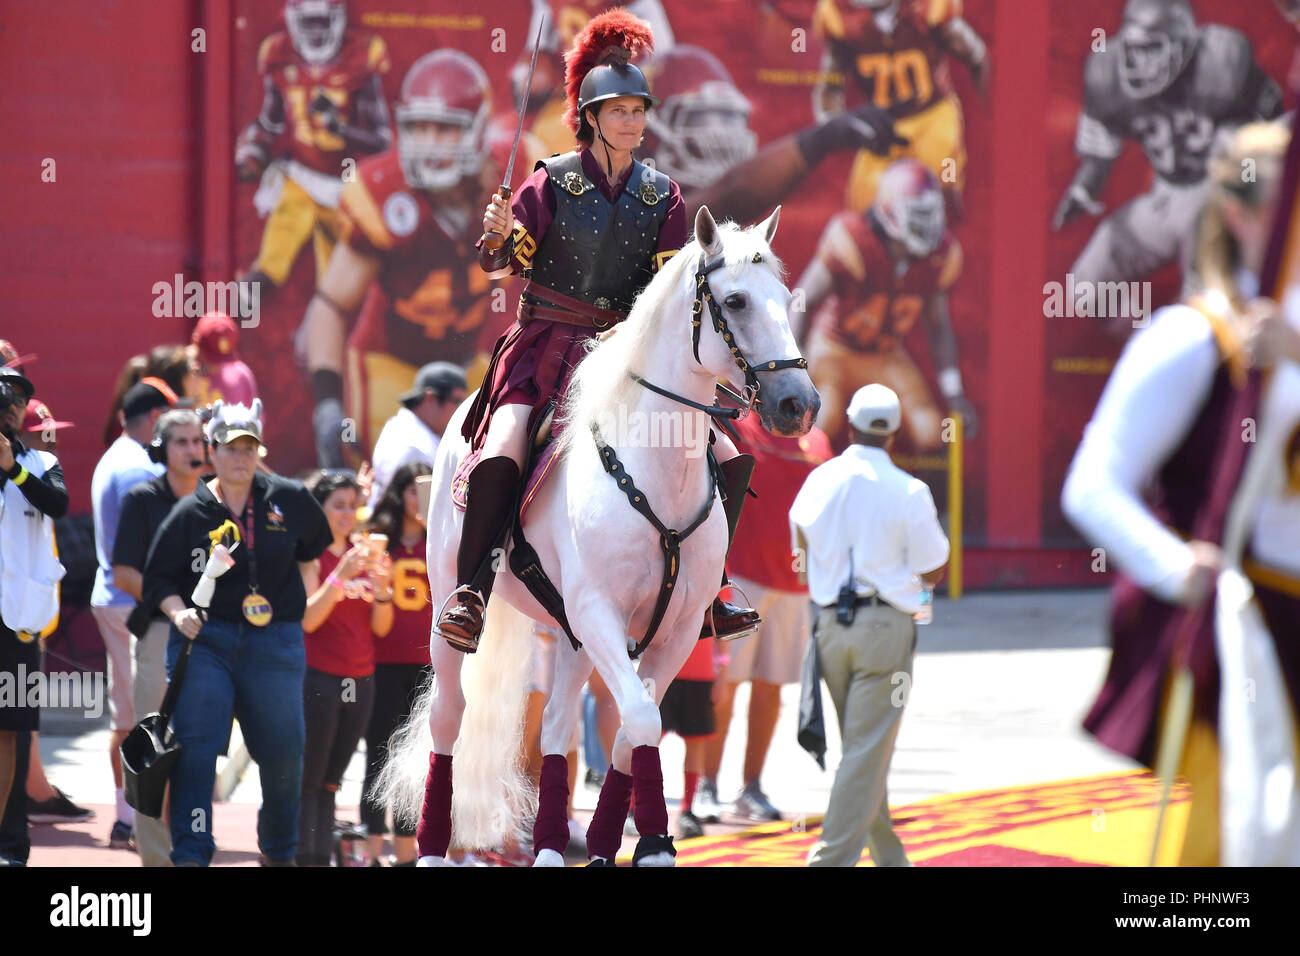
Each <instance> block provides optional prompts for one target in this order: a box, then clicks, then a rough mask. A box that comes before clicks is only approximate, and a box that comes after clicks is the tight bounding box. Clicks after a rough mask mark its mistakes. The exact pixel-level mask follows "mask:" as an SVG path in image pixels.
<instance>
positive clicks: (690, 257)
mask: <svg viewBox="0 0 1300 956" xmlns="http://www.w3.org/2000/svg"><path fill="white" fill-rule="evenodd" d="M718 233H719V235H721V236H722V238H723V256H724V258H725V259H726V262H727V264H726V266H725V267H724V268H725V269H726V270H727V271H733V270H735V269H737V268H739V267H741V266H742V265H743V264H745V263H746V262H748V261H749V260H750V259H751V257H752V256H753V254H754V253H756V252H758V253H761V254H762V255H763V260H764V263H765V264H767V265H768V266H770V267H771V268H772V269H773V271H775V272H776V274H777V277H778V278H780V279H781V280H782V281H784V279H785V266H784V265H783V264H782V262H781V260H780V259H778V258H777V257H776V255H775V254H774V253H773V252H772V250H771V248H769V247H768V245H767V243H766V242H765V241H764V239H763V237H762V235H760V234H759V233H758V232H757V231H756V230H755V229H754V228H753V227H750V228H747V229H742V228H741V227H740V226H739V225H737V224H736V223H734V222H731V221H725V222H720V223H718ZM742 238H743V239H746V240H749V241H744V242H737V241H736V240H737V239H742ZM699 258H700V244H699V242H698V240H696V239H695V238H694V237H692V238H691V240H690V241H689V242H687V243H686V245H684V246H683V247H682V248H681V249H680V250H679V251H678V252H677V254H676V255H674V256H673V257H672V258H671V259H669V260H668V262H667V263H666V264H665V265H664V267H663V268H661V269H660V270H659V271H658V272H657V273H656V274H655V275H654V277H653V278H652V279H651V280H650V283H649V285H647V286H646V287H645V289H644V290H643V291H642V292H641V294H640V295H638V296H637V298H636V302H634V303H633V305H632V311H631V312H630V313H629V314H628V317H627V318H626V319H625V320H624V321H623V323H622V324H621V326H620V327H619V330H618V332H616V333H615V334H614V335H611V336H610V337H609V338H607V339H605V340H604V341H600V340H599V339H596V338H593V339H591V340H590V342H589V343H587V354H586V355H585V356H583V358H582V360H581V361H580V362H579V363H578V366H577V368H575V369H574V371H573V375H572V377H571V378H570V379H569V384H568V386H567V388H566V391H565V397H564V400H563V402H562V403H561V404H560V407H559V410H558V412H557V415H556V419H557V421H559V422H562V423H563V428H562V429H561V431H560V437H559V439H558V442H559V445H558V447H559V450H560V453H561V454H565V453H567V452H568V450H569V446H570V445H571V444H572V441H573V438H574V436H575V435H578V434H585V433H587V432H588V431H590V429H591V423H592V422H596V421H599V420H600V418H601V416H602V415H608V414H610V413H611V412H613V410H614V409H616V408H618V406H619V403H621V402H627V401H629V396H630V394H631V392H632V390H633V389H634V388H638V387H639V386H637V385H636V383H634V382H633V381H632V380H631V379H630V378H629V377H628V374H627V373H628V372H630V371H633V370H634V369H635V366H636V363H637V360H638V359H639V358H640V356H642V355H643V354H645V352H646V346H647V344H648V343H650V342H653V341H656V340H658V339H659V338H660V336H661V335H663V334H665V327H666V326H667V325H668V324H669V323H670V322H671V321H672V319H671V318H670V315H671V314H672V312H673V310H672V309H671V308H670V306H671V304H672V302H671V300H672V298H673V296H674V295H677V294H681V295H682V296H683V297H684V298H685V299H686V302H690V301H691V300H692V299H693V298H694V289H693V288H692V286H693V283H694V275H695V266H696V264H697V263H698V261H699ZM686 302H684V303H683V306H682V308H681V310H680V314H679V315H678V316H677V318H678V319H679V320H680V322H679V329H680V331H679V332H678V333H677V334H681V335H683V336H684V339H683V344H684V345H686V344H688V343H689V341H690V339H689V336H688V335H687V331H688V330H689V329H690V324H689V323H688V322H686V321H684V319H685V315H686V314H687V313H688V312H689V311H690V307H689V305H687V304H686ZM666 334H673V333H672V332H671V331H669V332H667V333H666ZM703 334H708V335H712V334H713V330H712V326H706V328H704V329H703ZM684 354H686V355H689V354H690V353H689V352H687V351H685V350H684Z"/></svg>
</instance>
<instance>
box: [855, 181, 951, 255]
mask: <svg viewBox="0 0 1300 956" xmlns="http://www.w3.org/2000/svg"><path fill="white" fill-rule="evenodd" d="M871 212H872V215H873V216H874V217H875V220H876V222H878V223H879V224H880V228H881V229H883V230H884V231H885V234H886V235H888V236H889V237H890V238H891V239H897V240H898V241H899V242H901V243H902V244H903V246H904V247H905V248H906V249H907V251H908V253H909V254H910V255H912V256H914V257H916V258H918V259H920V258H923V257H925V256H928V255H929V254H930V253H932V252H934V250H935V249H937V248H939V242H940V240H942V239H943V231H944V229H945V228H946V226H947V220H946V218H945V216H944V211H943V191H942V189H941V188H940V187H939V180H938V179H937V178H936V177H935V175H934V173H932V172H931V171H930V170H929V169H927V168H926V167H924V166H922V165H921V164H920V163H918V162H917V161H916V160H914V159H900V160H899V161H898V162H896V163H893V164H892V165H890V167H889V168H888V169H886V170H885V171H884V172H883V173H881V175H880V183H879V185H878V186H877V188H876V201H875V204H874V205H873V206H872V207H871Z"/></svg>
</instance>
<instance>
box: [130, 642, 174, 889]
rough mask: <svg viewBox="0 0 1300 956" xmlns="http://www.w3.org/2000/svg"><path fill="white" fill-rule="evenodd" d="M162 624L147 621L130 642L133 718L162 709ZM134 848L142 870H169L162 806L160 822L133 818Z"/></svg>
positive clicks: (164, 689)
mask: <svg viewBox="0 0 1300 956" xmlns="http://www.w3.org/2000/svg"><path fill="white" fill-rule="evenodd" d="M169 630H170V625H169V624H168V623H167V622H166V621H150V622H149V628H148V630H146V631H145V633H144V637H143V638H140V637H134V636H133V637H132V638H131V695H132V699H133V700H134V702H135V712H136V716H137V717H141V718H143V717H145V716H146V715H148V714H152V713H154V712H155V711H156V710H158V708H159V707H161V706H162V701H163V697H164V696H166V694H167V663H166V657H167V634H168V631H169ZM134 829H135V845H136V848H137V850H138V851H139V853H140V863H141V865H143V866H171V865H172V861H171V855H172V831H171V825H170V824H169V823H168V822H167V810H166V804H164V808H163V815H162V819H155V818H154V817H146V816H145V815H144V814H143V813H137V814H136V815H135V826H134Z"/></svg>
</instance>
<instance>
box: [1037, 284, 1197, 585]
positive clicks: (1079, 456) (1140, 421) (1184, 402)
mask: <svg viewBox="0 0 1300 956" xmlns="http://www.w3.org/2000/svg"><path fill="white" fill-rule="evenodd" d="M1218 365H1219V354H1218V346H1217V344H1216V342H1215V339H1214V333H1213V331H1212V330H1211V329H1210V326H1209V323H1208V322H1207V321H1206V320H1205V317H1204V316H1202V315H1201V314H1200V313H1199V312H1197V311H1196V310H1194V309H1191V308H1189V307H1187V306H1171V307H1169V308H1167V309H1162V310H1161V311H1160V312H1158V313H1157V314H1156V316H1155V318H1154V321H1153V322H1152V323H1151V325H1150V327H1148V328H1146V329H1142V330H1139V331H1138V332H1137V334H1135V335H1134V336H1133V338H1132V339H1130V340H1129V342H1128V344H1127V345H1126V346H1125V347H1124V351H1123V353H1122V354H1121V355H1120V358H1119V362H1117V363H1116V365H1115V369H1114V371H1113V372H1112V373H1111V376H1110V380H1109V381H1108V382H1107V383H1106V388H1105V389H1104V390H1103V391H1102V394H1101V399H1100V401H1099V402H1098V403H1097V408H1096V410H1095V411H1094V412H1093V414H1092V420H1091V421H1090V422H1089V423H1088V425H1087V427H1086V428H1085V429H1084V432H1083V441H1082V442H1081V443H1080V445H1079V450H1078V451H1077V452H1076V453H1075V456H1074V461H1073V462H1072V463H1071V465H1070V470H1069V473H1068V474H1067V475H1066V479H1065V486H1064V488H1063V489H1062V492H1061V507H1062V509H1063V510H1064V511H1065V514H1066V516H1067V517H1068V518H1069V519H1070V521H1071V522H1072V523H1073V524H1074V526H1075V527H1076V528H1078V529H1079V531H1080V532H1081V533H1082V534H1083V536H1084V537H1085V538H1087V539H1088V540H1089V541H1091V542H1092V543H1093V544H1096V545H1098V546H1100V547H1102V548H1104V549H1105V552H1106V556H1107V558H1108V560H1109V561H1113V562H1114V564H1116V565H1118V566H1119V567H1120V568H1122V569H1123V570H1124V571H1126V572H1128V574H1130V575H1131V576H1132V577H1133V579H1134V580H1136V581H1137V582H1138V584H1140V585H1141V586H1142V587H1143V588H1146V589H1148V590H1150V591H1152V592H1153V593H1155V594H1156V595H1157V596H1159V597H1161V598H1164V599H1165V600H1169V601H1172V600H1176V598H1177V596H1178V593H1179V591H1180V590H1181V588H1182V586H1183V582H1184V580H1185V578H1186V576H1187V572H1188V571H1189V570H1190V568H1191V564H1192V553H1191V549H1190V548H1188V546H1187V544H1186V543H1185V542H1184V541H1183V540H1182V539H1181V538H1180V537H1179V536H1178V535H1177V534H1175V533H1174V532H1173V531H1172V530H1170V529H1169V528H1168V527H1166V526H1165V525H1164V524H1162V523H1161V522H1160V521H1158V520H1157V519H1156V517H1155V515H1154V514H1152V513H1151V510H1150V509H1149V508H1148V507H1147V505H1146V503H1145V502H1144V501H1143V500H1142V491H1143V489H1144V488H1145V487H1146V485H1147V483H1148V482H1150V480H1151V478H1152V476H1153V475H1154V474H1155V473H1156V471H1157V470H1158V469H1159V468H1160V467H1161V465H1163V464H1164V462H1165V461H1166V460H1168V458H1169V456H1170V455H1172V454H1173V453H1174V451H1176V450H1177V448H1178V446H1179V445H1181V444H1182V442H1183V440H1184V438H1185V437H1186V435H1187V433H1188V431H1189V430H1190V429H1191V427H1192V424H1193V422H1194V421H1195V420H1196V417H1197V414H1198V413H1199V412H1200V410H1201V407H1202V405H1203V404H1204V401H1205V398H1206V396H1207V395H1208V394H1209V391H1210V388H1211V386H1212V385H1213V382H1214V373H1215V370H1216V369H1217V368H1218ZM1209 464H1210V463H1208V462H1207V463H1206V465H1207V467H1208V466H1209Z"/></svg>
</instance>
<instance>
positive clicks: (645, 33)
mask: <svg viewBox="0 0 1300 956" xmlns="http://www.w3.org/2000/svg"><path fill="white" fill-rule="evenodd" d="M642 50H645V51H646V52H651V51H653V50H654V35H653V34H651V32H650V24H648V23H646V22H645V21H644V20H642V19H641V18H640V17H637V16H633V15H632V14H630V13H628V12H627V11H626V10H624V9H623V8H622V7H615V8H614V9H613V10H608V11H606V12H605V13H602V14H601V15H600V16H598V17H593V18H592V19H591V20H590V21H588V23H587V25H586V26H585V27H583V28H582V32H581V33H579V34H578V35H577V37H575V38H574V40H573V48H572V49H570V50H569V51H568V52H567V53H565V54H564V77H565V79H564V91H565V96H566V97H567V98H568V102H569V108H568V110H567V111H566V112H565V114H564V122H565V123H566V124H568V127H569V129H571V130H573V131H574V132H575V133H576V132H577V131H578V125H579V124H578V89H579V87H581V86H582V79H583V77H585V76H586V75H587V74H588V73H589V72H591V69H592V67H596V66H601V65H603V64H606V63H626V62H628V60H630V59H632V58H633V57H634V56H637V55H638V54H639V53H641V51H642Z"/></svg>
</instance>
